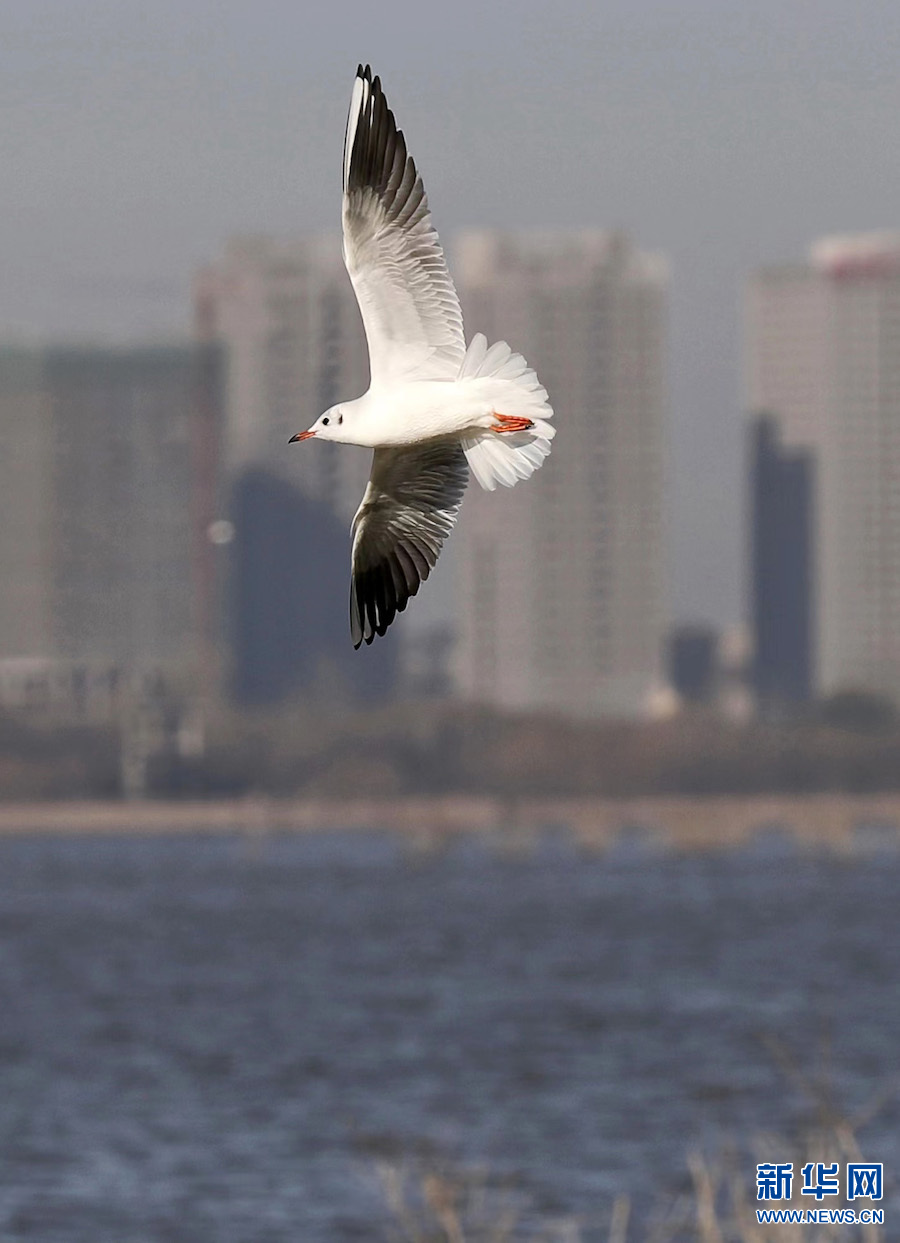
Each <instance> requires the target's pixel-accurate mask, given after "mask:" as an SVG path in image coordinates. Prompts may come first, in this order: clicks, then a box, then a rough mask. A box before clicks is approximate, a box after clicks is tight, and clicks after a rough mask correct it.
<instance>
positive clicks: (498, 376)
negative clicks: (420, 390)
mask: <svg viewBox="0 0 900 1243" xmlns="http://www.w3.org/2000/svg"><path fill="white" fill-rule="evenodd" d="M459 378H460V379H461V380H465V379H473V380H474V379H482V378H490V379H491V380H492V381H494V382H495V384H494V386H493V390H492V393H491V396H492V399H494V400H495V401H496V408H497V411H498V412H499V413H501V414H505V415H507V416H509V417H511V418H522V419H530V420H531V422H532V424H533V426H532V427H530V428H529V429H528V430H527V431H522V432H495V431H490V430H487V429H486V430H485V431H481V432H478V434H477V435H474V436H471V437H468V438H466V439H464V440H463V441H462V447H463V450H464V452H465V455H466V458H467V460H468V463H469V467H470V469H471V471H472V474H473V475H474V476H475V478H476V479H477V480H478V482H479V483H480V484H481V486H482V487H483V488H485V489H486V490H487V491H488V492H493V490H494V488H496V486H497V484H498V483H501V484H503V486H504V487H507V488H511V487H512V486H513V485H514V484H515V483H517V482H518V480H520V479H527V478H528V477H529V476H530V475H533V474H534V472H535V471H536V470H537V469H538V467H539V466H540V465H541V463H542V462H543V460H544V458H545V457H547V455H548V454H549V452H550V441H551V440H552V439H553V437H554V436H555V435H556V428H555V427H553V426H552V425H551V424H550V423H548V422H547V419H550V418H552V417H553V410H552V408H551V406H550V403H549V401H548V400H547V390H546V389H545V388H544V387H543V385H542V384H541V382H540V380H538V378H537V375H536V374H535V372H534V370H533V369H532V368H531V367H529V366H528V363H527V362H526V361H525V359H524V358H523V357H522V355H521V354H514V353H513V352H512V350H511V349H510V348H509V346H508V345H507V344H506V342H505V341H497V342H496V343H495V344H494V345H492V346H491V347H490V349H488V344H487V339H486V338H485V337H484V335H483V334H482V333H480V332H479V333H476V334H475V336H474V337H473V338H472V342H471V344H470V345H469V348H468V350H467V351H466V356H465V358H464V359H463V361H462V366H461V367H460V370H459Z"/></svg>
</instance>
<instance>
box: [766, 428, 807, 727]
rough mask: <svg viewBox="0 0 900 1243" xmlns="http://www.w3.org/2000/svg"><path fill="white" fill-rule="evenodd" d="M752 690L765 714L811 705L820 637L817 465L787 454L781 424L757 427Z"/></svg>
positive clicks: (798, 453) (794, 452)
mask: <svg viewBox="0 0 900 1243" xmlns="http://www.w3.org/2000/svg"><path fill="white" fill-rule="evenodd" d="M750 455H751V459H750V509H751V550H750V554H751V564H750V576H751V578H750V586H751V595H752V599H751V611H752V619H753V684H754V690H755V692H756V700H757V704H758V706H759V707H760V708H762V709H763V710H766V709H770V708H776V709H777V708H778V707H780V706H783V705H785V704H788V703H802V702H804V701H805V700H807V699H809V697H810V693H811V688H812V666H813V659H812V657H813V649H812V642H813V633H812V599H813V510H812V503H813V460H812V454H811V453H810V452H809V451H808V450H803V449H787V450H786V449H784V448H782V446H781V444H780V443H779V438H778V422H777V420H776V419H774V418H773V417H772V416H771V415H765V414H763V415H759V416H757V417H756V418H755V419H754V420H753V422H752V424H751V444H750Z"/></svg>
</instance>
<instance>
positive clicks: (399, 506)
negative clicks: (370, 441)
mask: <svg viewBox="0 0 900 1243" xmlns="http://www.w3.org/2000/svg"><path fill="white" fill-rule="evenodd" d="M468 481H469V468H468V466H467V465H466V455H465V453H463V450H462V448H461V446H460V444H459V442H458V441H456V440H429V441H426V442H425V443H424V444H419V445H411V446H408V447H407V446H404V447H403V448H400V449H376V450H375V454H374V457H373V459H372V474H371V477H370V479H369V486H368V487H367V488H366V493H365V496H364V497H363V499H362V504H361V505H360V507H359V509H358V510H357V511H356V517H355V518H354V519H353V528H352V529H353V551H352V554H351V576H350V633H351V635H352V638H353V646H354V647H359V645H360V644H361V643H362V641H363V639H365V641H366V643H371V642H372V640H373V639H374V638H375V635H376V634H384V633H385V631H386V630H387V628H388V626H389V625H390V624H391V622H392V621H393V620H394V618H395V617H396V616H397V613H398V612H399V613H402V612H403V610H404V609H405V608H406V605H407V603H408V601H409V598H410V596H414V595H415V594H416V592H417V591H418V590H419V585H420V584H421V583H423V582H424V581H425V579H426V578H427V577H428V575H429V574H430V573H431V571H432V569H433V568H434V565H435V563H436V561H437V559H438V555H439V554H440V551H441V548H442V547H443V543H444V540H445V539H446V538H447V536H448V535H449V534H450V532H451V531H452V529H453V524H454V522H455V521H456V515H457V514H458V513H459V507H460V505H461V504H462V498H463V493H464V492H465V490H466V484H467V483H468Z"/></svg>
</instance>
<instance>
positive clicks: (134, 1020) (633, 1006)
mask: <svg viewBox="0 0 900 1243" xmlns="http://www.w3.org/2000/svg"><path fill="white" fill-rule="evenodd" d="M766 1035H772V1036H775V1037H777V1038H778V1039H780V1040H782V1041H783V1042H785V1043H786V1044H787V1045H789V1046H790V1047H791V1048H792V1049H793V1050H794V1051H795V1052H796V1054H797V1056H798V1058H799V1060H800V1061H801V1063H804V1064H806V1066H807V1068H810V1069H811V1068H812V1067H813V1065H814V1063H815V1062H816V1061H817V1054H818V1051H819V1050H820V1049H821V1048H822V1047H823V1042H825V1041H827V1042H828V1043H829V1044H830V1055H829V1057H830V1064H831V1072H830V1073H831V1079H832V1083H833V1086H834V1088H835V1090H836V1093H837V1095H838V1097H839V1098H840V1100H841V1101H842V1102H843V1103H844V1105H845V1106H846V1107H847V1108H848V1109H850V1110H852V1109H854V1108H857V1107H861V1106H863V1105H864V1104H865V1103H866V1102H867V1101H868V1100H869V1099H870V1097H871V1095H872V1093H873V1091H875V1090H876V1089H878V1088H880V1087H884V1088H889V1087H890V1082H891V1080H892V1079H893V1082H894V1085H895V1086H896V1075H897V1072H898V1068H900V858H898V857H897V855H896V854H891V853H885V854H881V855H873V856H869V857H862V858H858V859H855V860H851V861H838V860H835V859H833V858H828V857H808V856H801V855H799V854H794V853H792V852H791V851H790V850H789V849H787V848H786V847H784V846H783V845H782V844H779V843H778V842H777V841H773V842H770V843H768V844H767V845H766V844H761V845H759V846H757V847H755V848H753V849H752V850H747V851H745V852H743V853H740V854H738V853H734V854H723V855H716V856H693V857H676V856H669V855H665V854H655V853H652V852H649V851H644V850H641V849H640V848H637V847H635V848H631V849H627V848H622V849H621V850H618V851H616V852H613V853H611V854H608V855H606V856H602V857H601V856H597V857H590V856H582V855H579V854H577V853H576V852H575V851H574V850H573V849H570V848H569V847H568V846H567V844H566V843H565V841H563V840H559V839H552V840H549V841H547V842H546V843H545V844H544V845H542V846H540V847H538V848H537V849H536V850H535V851H533V852H532V853H530V854H528V855H527V856H524V857H517V858H511V857H504V856H500V855H496V854H492V853H491V852H490V851H489V850H488V849H486V848H484V847H483V846H482V845H479V844H478V843H477V842H475V841H468V842H463V843H460V844H458V845H456V846H454V847H453V848H452V849H450V850H449V851H447V852H446V853H444V854H443V855H438V856H429V857H424V858H421V857H413V856H411V855H410V854H409V853H408V852H406V851H405V850H404V849H403V847H402V846H401V844H400V843H399V842H398V841H396V840H395V839H392V838H390V837H386V836H385V837H383V836H377V835H370V836H352V835H321V836H306V837H300V836H297V837H273V838H271V839H266V840H262V841H258V842H248V841H247V840H244V839H236V838H229V837H225V836H222V837H207V838H199V837H175V838H157V839H132V838H128V837H119V838H99V837H97V838H93V837H80V838H77V839H74V838H73V839H57V838H49V839H47V838H42V839H38V838H11V839H6V840H2V841H0V1076H2V1077H0V1238H2V1239H3V1240H4V1241H5V1240H7V1239H10V1240H13V1239H15V1240H18V1239H37V1240H41V1243H56V1241H57V1240H58V1241H60V1243H62V1241H65V1243H75V1241H78V1243H105V1241H107V1240H109V1241H110V1243H144V1241H146V1243H150V1241H151V1240H152V1241H154V1243H155V1241H157V1240H160V1241H162V1240H166V1241H175V1240H178V1241H181V1240H183V1241H184V1243H207V1241H209V1243H213V1241H214V1243H237V1241H241V1243H243V1241H245V1240H246V1241H253V1243H260V1241H272V1243H274V1241H276V1240H278V1241H281V1240H291V1241H292V1243H318V1241H320V1240H321V1241H322V1243H325V1241H327V1243H342V1241H343V1240H362V1239H366V1240H372V1239H384V1238H388V1237H389V1235H388V1232H387V1222H388V1218H387V1215H386V1210H385V1208H384V1204H383V1199H382V1196H381V1193H380V1191H379V1188H378V1184H377V1180H376V1178H375V1175H374V1172H373V1171H374V1169H375V1166H376V1163H377V1162H378V1161H380V1160H384V1159H389V1160H396V1161H403V1160H410V1161H412V1162H413V1163H418V1164H419V1165H421V1166H424V1167H430V1166H432V1165H434V1166H435V1167H441V1166H443V1165H445V1164H446V1163H451V1164H457V1165H460V1166H475V1165H478V1166H483V1167H484V1168H485V1169H487V1170H489V1171H490V1176H491V1178H492V1179H496V1180H498V1181H499V1182H502V1183H504V1184H505V1185H508V1186H509V1187H510V1188H511V1189H512V1191H511V1194H513V1195H514V1196H515V1197H516V1198H517V1199H518V1201H519V1203H520V1204H521V1205H522V1206H523V1208H524V1209H525V1210H526V1211H527V1212H528V1213H530V1214H532V1216H533V1219H534V1221H538V1220H548V1219H551V1218H558V1217H561V1216H566V1215H570V1214H571V1215H579V1216H580V1217H581V1218H582V1220H583V1223H584V1225H583V1233H582V1237H583V1238H584V1239H585V1240H594V1239H597V1240H599V1239H604V1240H605V1239H606V1237H607V1232H608V1222H609V1215H610V1211H611V1208H612V1204H613V1200H614V1198H615V1197H616V1196H617V1195H620V1194H625V1193H627V1194H629V1195H631V1196H632V1197H633V1199H634V1203H635V1206H636V1209H637V1211H638V1214H639V1215H640V1214H650V1213H651V1212H652V1211H655V1210H656V1208H658V1207H659V1206H663V1207H664V1206H665V1205H666V1204H667V1203H669V1202H671V1200H672V1199H673V1198H674V1197H675V1196H676V1195H677V1194H678V1193H679V1191H681V1190H683V1189H684V1188H685V1187H686V1185H687V1173H686V1169H687V1167H686V1157H687V1153H688V1151H689V1149H690V1148H691V1147H692V1146H696V1145H700V1146H703V1147H705V1148H706V1149H707V1150H708V1151H714V1150H715V1149H716V1147H717V1146H720V1145H721V1144H722V1142H723V1140H725V1139H727V1137H729V1136H731V1137H736V1138H737V1139H738V1140H739V1141H745V1140H749V1139H750V1138H751V1137H752V1136H753V1135H754V1134H755V1133H757V1132H759V1131H781V1130H787V1129H789V1128H791V1127H792V1126H793V1125H795V1124H796V1123H797V1121H798V1119H799V1118H800V1117H801V1114H802V1111H803V1108H804V1104H803V1100H802V1098H801V1097H800V1096H799V1095H798V1093H797V1091H796V1090H795V1088H794V1087H792V1086H791V1084H790V1083H787V1082H786V1081H785V1079H784V1078H783V1076H782V1074H781V1072H780V1071H779V1070H778V1069H777V1067H776V1066H775V1065H774V1064H773V1059H772V1056H771V1054H770V1052H769V1051H767V1049H766V1047H765V1044H764V1040H763V1037H765V1036H766ZM861 1138H862V1141H863V1146H864V1151H865V1153H866V1155H867V1156H868V1157H869V1158H870V1159H873V1160H882V1161H884V1163H885V1177H886V1179H887V1180H888V1181H889V1183H890V1187H891V1189H892V1190H891V1191H890V1193H889V1198H888V1199H886V1201H885V1209H886V1220H887V1221H888V1224H889V1227H890V1222H891V1215H892V1214H893V1219H894V1230H895V1233H893V1235H892V1231H891V1229H890V1228H888V1230H887V1232H886V1237H887V1238H891V1237H900V1203H898V1202H897V1199H896V1191H895V1190H894V1188H895V1187H896V1184H897V1178H898V1175H900V1108H898V1104H897V1100H896V1097H894V1098H893V1099H891V1100H888V1102H887V1103H886V1104H885V1105H884V1106H883V1108H882V1109H881V1112H880V1113H879V1114H878V1115H877V1116H876V1117H875V1118H874V1120H873V1121H871V1122H870V1123H869V1124H868V1125H867V1126H866V1127H865V1129H864V1130H863V1132H862V1135H861ZM754 1173H755V1168H754V1167H751V1166H749V1164H748V1169H747V1177H748V1181H752V1178H753V1175H754Z"/></svg>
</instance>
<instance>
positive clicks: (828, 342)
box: [747, 233, 900, 699]
mask: <svg viewBox="0 0 900 1243" xmlns="http://www.w3.org/2000/svg"><path fill="white" fill-rule="evenodd" d="M747 387H748V404H749V407H750V409H751V410H753V411H757V412H766V413H768V414H769V415H771V416H773V421H772V422H766V423H763V424H758V425H757V435H756V446H755V451H754V452H755V457H754V483H753V511H754V518H753V526H754V534H755V543H754V564H753V580H752V581H753V604H752V611H753V616H754V620H755V624H756V630H757V635H756V638H757V647H758V656H759V661H760V663H759V664H758V666H757V669H758V677H759V689H760V691H761V692H762V693H763V694H764V695H765V696H766V697H770V696H771V695H773V694H776V693H780V694H782V695H784V696H786V697H788V698H805V697H806V696H807V694H808V693H809V691H810V690H811V691H812V692H814V693H815V694H816V695H820V696H821V695H829V694H834V693H835V692H837V691H840V690H845V689H847V688H853V689H856V690H865V691H868V692H872V693H877V694H886V695H888V696H890V697H892V698H894V699H896V698H897V697H898V695H900V233H872V234H863V235H857V236H854V237H828V238H824V239H822V240H821V241H819V242H816V243H815V244H814V245H813V246H812V247H811V249H810V254H809V259H808V260H807V262H806V263H802V264H793V265H788V266H783V267H775V268H767V269H764V270H763V271H761V272H759V273H757V274H756V275H755V276H754V277H753V279H752V280H751V282H750V286H749V293H748V305H747ZM779 443H780V447H779ZM807 687H808V688H809V689H808V690H807Z"/></svg>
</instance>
